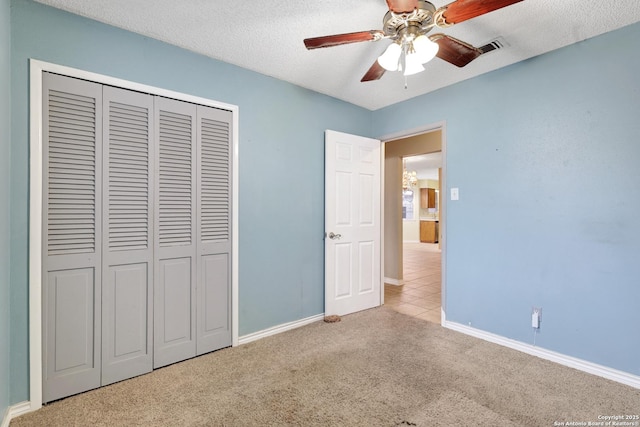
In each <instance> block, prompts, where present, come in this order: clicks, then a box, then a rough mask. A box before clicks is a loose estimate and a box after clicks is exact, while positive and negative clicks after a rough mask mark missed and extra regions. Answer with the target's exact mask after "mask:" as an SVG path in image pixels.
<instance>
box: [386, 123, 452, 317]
mask: <svg viewBox="0 0 640 427" xmlns="http://www.w3.org/2000/svg"><path fill="white" fill-rule="evenodd" d="M443 132H444V128H443V127H439V128H436V129H433V128H431V129H429V130H424V131H422V132H421V133H414V134H413V135H411V136H405V137H403V136H398V137H396V138H388V139H387V140H386V142H385V177H384V186H385V191H384V197H385V201H384V216H385V219H384V229H385V233H384V234H385V248H384V255H385V258H384V282H385V285H384V288H385V289H384V303H385V304H387V305H388V306H389V307H391V308H392V309H394V310H396V311H399V312H401V313H404V314H407V315H410V316H414V317H417V318H420V319H422V320H427V321H430V322H434V323H442V322H444V320H445V319H444V317H445V316H444V310H443V302H444V294H445V292H444V291H445V286H444V283H445V281H444V277H443V276H444V274H443V273H444V268H443V265H444V260H445V251H444V219H445V218H444V208H445V206H444V205H445V204H444V203H443V200H442V199H441V198H440V197H439V196H440V194H443V192H442V191H440V190H442V189H444V188H446V187H445V185H444V177H445V174H444V173H443V170H444V161H443V159H444V156H443V152H444V148H445V147H444V143H443V142H444V135H443ZM429 158H430V159H429ZM428 160H430V161H428ZM425 169H431V171H429V172H427V171H425ZM414 172H416V173H415V175H416V179H413V180H412V179H409V181H413V182H409V183H407V181H408V180H407V177H412V176H414ZM403 178H404V179H403ZM428 189H430V190H428ZM427 194H429V195H430V196H431V198H432V199H431V200H430V201H429V204H427V202H426V197H427ZM407 195H409V196H413V197H408V196H407ZM434 195H436V200H437V202H436V201H435V200H433V196H434ZM421 196H422V197H421ZM412 199H413V203H414V204H413V209H412V207H411V205H410V203H411V200H412ZM421 199H423V200H421ZM421 202H422V203H421ZM409 216H410V218H409ZM421 226H422V227H421ZM421 228H422V230H421ZM421 231H422V233H421Z"/></svg>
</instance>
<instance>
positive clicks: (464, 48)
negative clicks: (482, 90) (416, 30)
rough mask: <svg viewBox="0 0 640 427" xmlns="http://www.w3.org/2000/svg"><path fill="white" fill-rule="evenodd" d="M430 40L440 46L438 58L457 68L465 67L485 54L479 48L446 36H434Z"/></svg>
mask: <svg viewBox="0 0 640 427" xmlns="http://www.w3.org/2000/svg"><path fill="white" fill-rule="evenodd" d="M429 39H431V41H432V42H435V43H438V46H440V49H438V53H437V54H436V56H437V57H438V58H440V59H443V60H445V61H447V62H449V63H451V64H453V65H455V66H457V67H464V66H465V65H467V64H468V63H470V62H471V61H473V60H474V59H476V58H477V57H478V56H480V55H482V54H483V51H482V50H480V49H478V48H477V47H473V46H471V45H470V44H468V43H465V42H463V41H462V40H458V39H455V38H453V37H451V36H447V35H444V34H433V35H432V36H429Z"/></svg>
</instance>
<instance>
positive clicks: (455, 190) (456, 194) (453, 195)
mask: <svg viewBox="0 0 640 427" xmlns="http://www.w3.org/2000/svg"><path fill="white" fill-rule="evenodd" d="M459 198H460V193H459V191H458V188H457V187H456V188H452V189H451V200H458V199H459Z"/></svg>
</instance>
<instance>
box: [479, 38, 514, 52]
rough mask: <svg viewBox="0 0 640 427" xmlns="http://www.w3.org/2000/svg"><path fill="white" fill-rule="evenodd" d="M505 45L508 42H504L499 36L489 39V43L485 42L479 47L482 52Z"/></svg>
mask: <svg viewBox="0 0 640 427" xmlns="http://www.w3.org/2000/svg"><path fill="white" fill-rule="evenodd" d="M507 46H509V44H508V43H507V42H506V40H505V39H504V37H502V36H499V37H496V38H495V39H493V40H491V41H490V42H489V43H486V44H485V45H483V46H480V47H479V49H480V50H481V51H482V53H483V54H484V53H489V52H493V51H494V50H498V49H504V48H505V47H507Z"/></svg>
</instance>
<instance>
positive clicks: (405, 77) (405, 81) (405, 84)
mask: <svg viewBox="0 0 640 427" xmlns="http://www.w3.org/2000/svg"><path fill="white" fill-rule="evenodd" d="M408 87H409V85H408V84H407V76H404V88H405V90H406V89H407V88H408Z"/></svg>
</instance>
